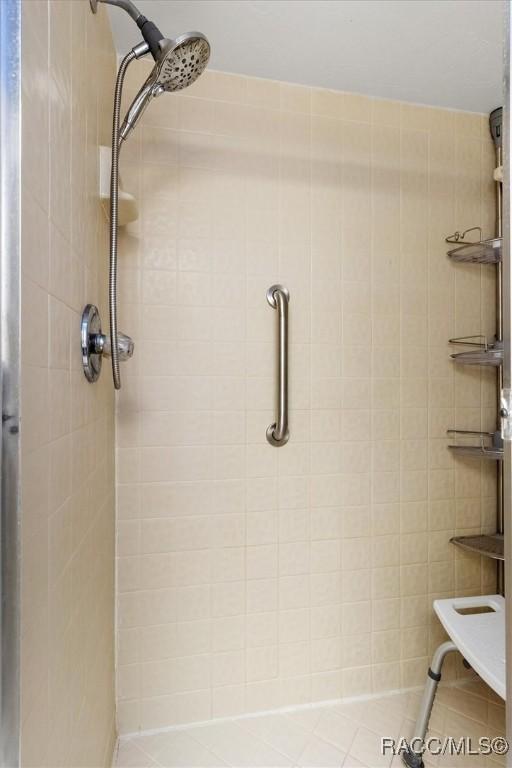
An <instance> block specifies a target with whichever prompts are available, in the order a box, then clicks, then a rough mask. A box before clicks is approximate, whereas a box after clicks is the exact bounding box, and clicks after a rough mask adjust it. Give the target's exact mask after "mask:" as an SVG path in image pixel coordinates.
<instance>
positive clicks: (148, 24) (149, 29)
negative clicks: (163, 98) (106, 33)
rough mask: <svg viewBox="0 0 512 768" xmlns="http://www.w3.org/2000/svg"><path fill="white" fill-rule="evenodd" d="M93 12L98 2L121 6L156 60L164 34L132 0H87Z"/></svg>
mask: <svg viewBox="0 0 512 768" xmlns="http://www.w3.org/2000/svg"><path fill="white" fill-rule="evenodd" d="M89 3H90V5H91V9H92V12H93V13H96V12H97V10H98V3H106V4H107V5H113V6H114V7H116V8H122V10H123V11H126V13H127V14H128V15H129V16H130V17H131V18H132V19H133V20H134V22H135V23H136V24H137V26H138V28H139V29H140V31H141V34H142V37H143V38H144V40H145V41H146V43H147V44H148V45H149V50H150V51H151V55H152V56H153V58H154V60H155V61H156V60H157V59H158V58H159V56H160V53H161V48H160V44H161V43H162V42H164V41H165V38H164V36H163V35H162V33H161V32H160V30H159V29H158V27H157V26H156V24H153V22H152V21H149V19H146V17H145V16H144V14H142V13H141V12H140V11H139V9H138V8H137V6H136V5H134V4H133V3H132V0H89Z"/></svg>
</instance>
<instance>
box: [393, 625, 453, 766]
mask: <svg viewBox="0 0 512 768" xmlns="http://www.w3.org/2000/svg"><path fill="white" fill-rule="evenodd" d="M456 650H458V649H457V646H456V645H455V643H452V641H451V640H447V641H446V643H442V644H441V645H440V646H439V648H437V650H436V651H435V653H434V655H433V657H432V663H431V665H430V668H429V670H428V673H427V674H428V676H427V682H426V683H425V689H424V691H423V698H422V700H421V706H420V711H419V713H418V717H417V720H416V725H415V728H414V736H413V738H412V739H410V741H409V750H408V751H407V752H403V753H402V760H403V762H404V763H405V764H406V765H407V766H408V768H423V757H422V755H423V745H424V741H425V737H426V735H427V729H428V723H429V720H430V714H431V712H432V706H433V704H434V698H435V695H436V691H437V686H438V685H439V681H440V680H441V668H442V666H443V662H444V659H445V656H446V654H447V653H451V652H452V651H456Z"/></svg>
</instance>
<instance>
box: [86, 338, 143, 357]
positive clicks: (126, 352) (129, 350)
mask: <svg viewBox="0 0 512 768" xmlns="http://www.w3.org/2000/svg"><path fill="white" fill-rule="evenodd" d="M92 342H93V344H94V350H95V352H96V353H97V354H98V355H104V356H105V357H110V355H111V348H110V336H107V335H106V334H105V333H101V332H100V333H97V334H96V335H95V336H94V338H93V339H92ZM134 348H135V344H134V343H133V339H131V338H130V336H127V335H126V334H125V333H118V334H117V349H118V352H119V359H120V360H122V361H123V362H124V361H125V360H129V359H130V357H132V356H133V350H134Z"/></svg>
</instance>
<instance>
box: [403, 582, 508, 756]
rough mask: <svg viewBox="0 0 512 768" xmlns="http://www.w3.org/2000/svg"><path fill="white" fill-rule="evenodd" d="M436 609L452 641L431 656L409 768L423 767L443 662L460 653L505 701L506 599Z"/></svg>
mask: <svg viewBox="0 0 512 768" xmlns="http://www.w3.org/2000/svg"><path fill="white" fill-rule="evenodd" d="M434 610H435V612H436V614H437V617H438V619H439V620H440V622H441V624H442V625H443V627H444V630H445V632H446V633H447V635H448V636H449V638H450V640H447V641H446V642H444V643H442V644H441V645H440V646H439V647H438V648H437V649H436V651H435V653H434V655H433V657H432V663H431V665H430V668H429V670H428V673H427V682H426V683H425V689H424V692H423V698H422V701H421V706H420V711H419V714H418V718H417V720H416V726H415V729H414V736H413V738H412V739H411V740H410V742H409V751H408V752H404V753H402V760H403V762H404V763H405V764H406V765H407V766H409V768H422V766H423V758H422V747H423V743H424V740H425V737H426V734H427V729H428V723H429V720H430V713H431V711H432V706H433V704H434V697H435V695H436V691H437V686H438V684H439V681H440V680H441V668H442V666H443V662H444V659H445V657H446V655H447V654H448V653H450V652H451V651H460V653H461V654H462V655H463V657H464V659H465V660H466V661H467V662H468V664H469V665H470V666H471V667H472V668H473V669H474V670H475V672H477V674H478V675H479V676H480V677H481V678H482V680H484V681H485V682H486V683H487V685H489V686H490V687H491V688H492V689H493V690H494V691H496V693H497V694H498V695H499V696H501V698H502V699H505V599H504V598H503V597H502V596H501V595H483V596H479V597H454V598H449V599H448V600H434Z"/></svg>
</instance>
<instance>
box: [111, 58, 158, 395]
mask: <svg viewBox="0 0 512 768" xmlns="http://www.w3.org/2000/svg"><path fill="white" fill-rule="evenodd" d="M148 51H149V45H148V44H147V43H139V44H138V45H136V46H135V47H134V48H132V50H131V51H129V52H128V53H127V54H126V56H125V57H124V58H123V60H122V61H121V64H120V65H119V71H118V73H117V78H116V87H115V92H114V111H113V117H112V166H111V169H110V263H109V284H108V310H109V319H110V355H111V357H110V359H111V361H112V378H113V380H114V388H115V389H121V374H120V372H119V339H118V330H117V227H118V216H119V211H118V198H119V153H120V150H121V144H122V140H121V139H120V130H119V116H120V111H121V97H122V95H123V83H124V77H125V74H126V70H127V69H128V67H129V65H130V64H131V63H132V61H134V60H135V59H138V58H140V57H141V56H145V54H146V53H148Z"/></svg>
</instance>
